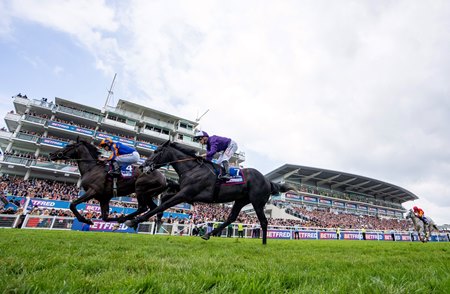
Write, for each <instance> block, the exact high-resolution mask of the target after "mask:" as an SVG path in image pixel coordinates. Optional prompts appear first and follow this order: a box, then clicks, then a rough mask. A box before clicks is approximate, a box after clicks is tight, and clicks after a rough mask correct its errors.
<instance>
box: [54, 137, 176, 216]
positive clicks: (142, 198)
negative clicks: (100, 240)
mask: <svg viewBox="0 0 450 294" xmlns="http://www.w3.org/2000/svg"><path fill="white" fill-rule="evenodd" d="M99 154H100V152H99V151H98V149H97V147H95V146H94V145H92V144H90V143H88V142H86V141H83V140H79V139H78V138H77V142H76V143H73V144H70V145H67V146H66V147H64V148H63V149H61V150H59V151H57V152H54V153H50V159H51V160H61V159H69V160H74V161H76V162H77V163H78V169H79V171H80V174H81V186H82V187H83V189H84V191H86V193H85V194H84V195H82V196H81V197H79V198H77V199H76V200H74V201H72V203H70V210H71V211H72V212H73V213H74V214H75V216H76V218H77V219H78V220H79V221H80V222H83V223H86V224H93V222H92V221H91V220H89V219H86V218H85V217H83V216H82V215H81V214H80V213H79V212H78V210H77V209H76V207H77V205H78V204H80V203H83V202H86V201H89V200H90V199H96V200H98V201H99V202H100V208H101V214H102V220H103V221H105V222H108V221H117V222H119V223H123V222H125V221H126V220H128V219H132V218H134V217H135V216H136V215H139V214H141V213H143V212H145V211H147V210H148V209H154V208H156V207H157V205H156V204H155V203H154V202H153V199H152V198H153V197H156V196H158V195H159V194H160V193H162V192H164V191H166V190H167V189H168V188H171V187H173V188H174V189H175V190H176V188H177V184H176V183H174V182H172V181H169V180H166V178H165V177H164V175H163V174H162V173H161V172H159V171H153V172H150V173H143V172H141V171H140V169H138V168H135V169H134V172H133V173H134V176H133V177H131V178H130V179H122V178H121V179H118V181H117V193H118V195H129V194H131V193H134V192H136V198H137V201H138V208H137V210H136V211H135V212H133V213H130V214H128V215H125V216H122V217H118V218H110V217H109V201H110V200H111V198H113V187H112V186H113V184H112V183H113V181H112V180H111V178H110V176H109V175H108V174H107V171H106V168H105V167H106V166H105V163H104V162H102V161H98V156H99ZM168 195H170V194H168ZM170 196H173V194H172V195H170ZM170 196H167V195H166V196H165V198H166V197H167V198H168V197H170ZM163 200H164V198H163V199H162V201H163ZM161 217H162V211H161V212H160V213H159V214H158V221H160V219H161Z"/></svg>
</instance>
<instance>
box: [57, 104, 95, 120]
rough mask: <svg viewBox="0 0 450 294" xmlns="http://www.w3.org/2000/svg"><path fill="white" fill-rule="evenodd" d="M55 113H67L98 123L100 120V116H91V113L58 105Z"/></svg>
mask: <svg viewBox="0 0 450 294" xmlns="http://www.w3.org/2000/svg"><path fill="white" fill-rule="evenodd" d="M55 109H56V111H59V112H63V113H67V114H70V115H73V116H76V117H83V118H86V119H89V120H92V121H95V122H99V121H100V120H101V118H102V117H101V116H100V115H97V114H93V113H89V112H85V111H81V110H78V109H74V108H70V107H66V106H62V105H58V106H56V108H55Z"/></svg>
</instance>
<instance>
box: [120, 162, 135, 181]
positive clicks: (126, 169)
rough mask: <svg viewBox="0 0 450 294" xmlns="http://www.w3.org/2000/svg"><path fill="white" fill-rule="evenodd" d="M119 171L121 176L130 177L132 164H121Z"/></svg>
mask: <svg viewBox="0 0 450 294" xmlns="http://www.w3.org/2000/svg"><path fill="white" fill-rule="evenodd" d="M120 173H121V174H122V177H123V178H131V177H132V176H133V165H131V164H130V165H121V166H120Z"/></svg>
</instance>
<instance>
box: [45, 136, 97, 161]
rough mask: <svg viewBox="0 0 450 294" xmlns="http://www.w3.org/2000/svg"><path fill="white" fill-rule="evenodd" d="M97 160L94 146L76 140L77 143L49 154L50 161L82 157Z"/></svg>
mask: <svg viewBox="0 0 450 294" xmlns="http://www.w3.org/2000/svg"><path fill="white" fill-rule="evenodd" d="M85 154H86V155H87V156H88V157H91V158H92V159H95V160H97V158H98V154H99V151H98V149H97V147H95V146H94V145H92V144H90V143H88V142H86V141H83V140H77V142H75V143H72V144H69V145H67V146H65V147H64V148H62V149H61V150H58V151H56V152H52V153H50V154H49V157H50V160H61V159H66V160H67V159H74V160H76V159H81V158H83V157H85V156H84V155H85Z"/></svg>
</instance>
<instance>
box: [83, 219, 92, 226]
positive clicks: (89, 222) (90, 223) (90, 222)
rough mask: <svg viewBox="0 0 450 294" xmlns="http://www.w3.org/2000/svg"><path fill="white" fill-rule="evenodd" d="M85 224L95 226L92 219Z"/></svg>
mask: <svg viewBox="0 0 450 294" xmlns="http://www.w3.org/2000/svg"><path fill="white" fill-rule="evenodd" d="M84 223H86V224H88V225H91V226H92V225H93V224H94V222H93V221H91V220H90V219H87V220H86V221H84Z"/></svg>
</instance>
